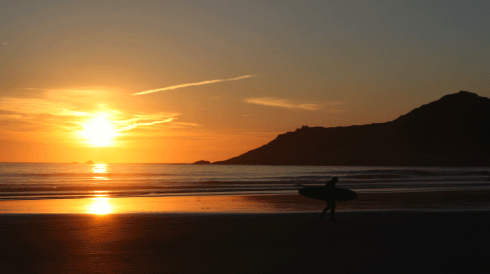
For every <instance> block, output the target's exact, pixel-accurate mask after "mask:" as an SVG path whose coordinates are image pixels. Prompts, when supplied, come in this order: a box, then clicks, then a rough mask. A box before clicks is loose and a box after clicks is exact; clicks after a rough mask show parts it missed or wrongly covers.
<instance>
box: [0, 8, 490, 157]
mask: <svg viewBox="0 0 490 274" xmlns="http://www.w3.org/2000/svg"><path fill="white" fill-rule="evenodd" d="M366 2H367V1H306V2H305V1H287V0H285V1H266V0H263V1H252V0H251V1H214V0H210V1H199V0H187V1H175V2H172V1H143V2H139V1H138V2H136V1H124V0H121V1H109V0H101V1H53V0H46V1H2V2H0V39H1V40H0V151H1V153H0V161H2V162H12V161H13V162H75V161H76V162H85V161H88V160H93V161H94V162H160V163H162V162H163V163H183V162H194V161H197V160H201V159H204V160H209V161H218V160H225V159H227V158H230V157H234V156H237V155H239V154H241V153H244V152H246V151H248V150H250V149H253V148H256V147H259V146H261V145H263V144H265V143H267V142H269V141H271V140H272V139H274V138H275V137H276V136H277V135H278V134H280V133H284V132H286V131H294V130H295V129H296V128H299V127H301V126H303V125H308V126H325V127H330V126H348V125H354V124H368V123H374V122H386V121H390V120H393V119H395V118H397V117H398V116H400V115H402V114H405V113H406V112H408V111H410V110H411V109H413V108H415V107H419V106H420V105H422V104H426V103H428V102H431V101H434V100H437V99H439V98H440V97H442V96H443V95H445V94H449V93H455V92H458V91H459V90H468V91H472V92H476V93H478V94H479V95H481V96H486V97H489V96H490V92H489V89H488V86H489V84H490V81H489V76H488V73H489V69H488V64H489V59H490V58H489V57H490V54H489V53H488V48H490V47H489V46H490V39H489V37H490V17H488V12H489V11H490V4H489V3H487V2H485V1H470V2H464V1H442V0H441V1H428V2H424V1H421V2H420V3H408V2H407V3H405V2H398V1H394V2H397V3H391V2H390V3H386V1H369V3H366ZM100 117H102V118H100ZM97 119H99V120H97ZM101 119H102V120H101ZM94 120H95V121H99V122H98V123H99V126H100V125H102V126H101V127H100V128H99V129H97V127H96V126H93V125H94ZM101 121H102V122H101ZM87 128H95V130H93V129H92V131H91V132H88V131H90V130H87ZM108 135H112V138H109V137H110V136H108ZM88 136H92V137H88ZM91 138H92V139H91ZM97 138H99V139H101V138H102V139H104V138H105V139H106V140H105V141H104V142H105V143H104V142H102V141H100V140H99V144H97V141H96V140H94V139H97ZM109 139H110V140H109ZM101 142H102V143H104V144H101Z"/></svg>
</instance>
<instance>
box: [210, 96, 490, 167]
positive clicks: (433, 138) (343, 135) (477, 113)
mask: <svg viewBox="0 0 490 274" xmlns="http://www.w3.org/2000/svg"><path fill="white" fill-rule="evenodd" d="M214 164H242V165H243V164H244V165H362V166H490V99H489V98H485V97H480V96H478V95H477V94H474V93H470V92H466V91H461V92H459V93H455V94H450V95H446V96H444V97H442V98H441V99H439V100H437V101H434V102H432V103H429V104H426V105H423V106H421V107H419V108H416V109H414V110H412V111H411V112H409V113H407V114H405V115H402V116H400V117H399V118H398V119H396V120H394V121H391V122H386V123H378V124H369V125H360V126H349V127H333V128H323V127H306V126H305V127H302V128H300V129H297V130H296V131H294V132H287V133H284V134H280V135H279V136H278V137H277V138H276V139H274V140H273V141H272V142H270V143H268V144H266V145H264V146H261V147H259V148H257V149H254V150H251V151H249V152H247V153H244V154H242V155H240V156H237V157H234V158H231V159H228V160H225V161H220V162H215V163H214Z"/></svg>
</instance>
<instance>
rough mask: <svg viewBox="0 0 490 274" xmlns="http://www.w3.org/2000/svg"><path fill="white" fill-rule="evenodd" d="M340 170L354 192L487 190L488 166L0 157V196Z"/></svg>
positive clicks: (216, 189)
mask: <svg viewBox="0 0 490 274" xmlns="http://www.w3.org/2000/svg"><path fill="white" fill-rule="evenodd" d="M333 176H337V177H339V183H338V184H337V186H338V187H343V188H349V189H352V190H354V191H356V192H358V193H364V192H371V193H378V192H430V191H458V190H490V168H488V167H484V168H478V167H472V168H468V167H465V168H452V167H451V168H448V167H361V166H348V167H347V166H335V167H333V166H248V165H247V166H245V165H191V164H71V163H0V200H34V199H36V200H39V199H74V198H93V197H101V196H103V197H165V196H177V195H180V196H193V195H194V196H195V195H240V194H292V193H297V191H298V189H299V188H301V187H304V186H319V185H323V184H325V182H326V181H328V180H330V179H331V178H332V177H333Z"/></svg>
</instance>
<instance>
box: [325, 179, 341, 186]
mask: <svg viewBox="0 0 490 274" xmlns="http://www.w3.org/2000/svg"><path fill="white" fill-rule="evenodd" d="M338 181H339V178H337V177H333V178H332V179H331V180H330V181H328V182H327V186H330V187H333V186H335V183H337V182H338Z"/></svg>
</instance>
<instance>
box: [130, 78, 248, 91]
mask: <svg viewBox="0 0 490 274" xmlns="http://www.w3.org/2000/svg"><path fill="white" fill-rule="evenodd" d="M256 76H257V75H244V76H240V77H236V78H230V79H216V80H208V81H203V82H198V83H187V84H181V85H175V86H170V87H165V88H157V89H151V90H145V91H142V92H137V93H133V94H132V95H143V94H149V93H154V92H158V91H165V90H174V89H179V88H186V87H192V86H201V85H209V84H214V83H219V82H226V81H236V80H241V79H246V78H251V77H256Z"/></svg>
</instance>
